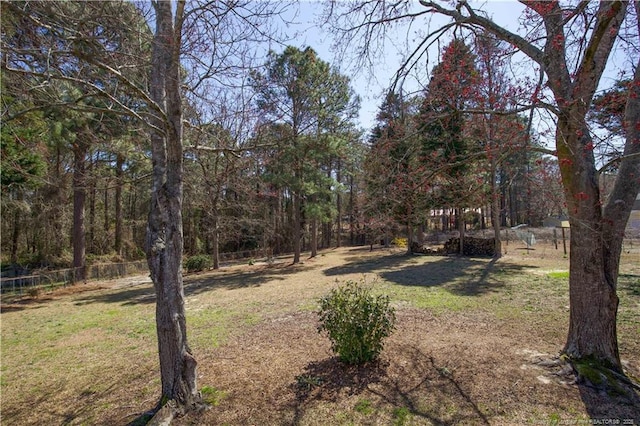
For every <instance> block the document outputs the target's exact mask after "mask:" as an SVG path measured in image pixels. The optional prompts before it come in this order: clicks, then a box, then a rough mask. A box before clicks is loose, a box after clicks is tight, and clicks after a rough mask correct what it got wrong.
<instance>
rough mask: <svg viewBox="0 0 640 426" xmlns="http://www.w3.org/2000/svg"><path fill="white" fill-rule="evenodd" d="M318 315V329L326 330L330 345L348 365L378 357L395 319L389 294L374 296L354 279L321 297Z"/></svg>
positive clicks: (319, 330)
mask: <svg viewBox="0 0 640 426" xmlns="http://www.w3.org/2000/svg"><path fill="white" fill-rule="evenodd" d="M318 315H319V317H320V326H319V327H318V332H323V331H326V333H327V335H328V337H329V340H331V348H332V349H333V351H334V352H335V353H336V354H337V355H338V357H339V358H340V360H342V361H343V362H346V363H347V364H363V363H365V362H367V361H372V360H374V359H375V358H377V356H378V355H379V354H380V352H381V351H382V348H383V343H382V341H383V340H384V339H385V338H386V337H387V336H389V335H390V334H391V332H392V331H393V329H394V327H395V320H396V316H395V310H394V309H393V308H392V307H391V306H389V296H383V295H378V296H373V295H372V294H371V290H370V288H366V287H364V286H362V285H359V284H358V283H356V282H354V281H347V282H346V285H345V286H343V287H340V288H337V289H333V290H331V292H330V293H329V294H328V295H327V296H325V297H323V298H322V299H320V311H319V312H318Z"/></svg>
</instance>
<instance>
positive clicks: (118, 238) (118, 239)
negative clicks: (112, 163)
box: [113, 154, 124, 255]
mask: <svg viewBox="0 0 640 426" xmlns="http://www.w3.org/2000/svg"><path fill="white" fill-rule="evenodd" d="M123 167H124V156H122V155H120V154H118V155H117V157H116V195H115V200H114V203H115V205H116V206H115V208H116V211H115V216H116V230H115V233H116V234H115V239H114V240H115V241H114V245H113V248H114V250H115V251H116V254H118V255H122V186H123V185H124V182H123V181H122V180H123V179H122V178H123V174H124V170H123Z"/></svg>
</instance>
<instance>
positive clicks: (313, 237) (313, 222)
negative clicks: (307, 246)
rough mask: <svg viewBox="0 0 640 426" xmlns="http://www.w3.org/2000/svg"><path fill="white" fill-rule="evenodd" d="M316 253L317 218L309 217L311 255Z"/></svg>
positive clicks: (314, 255) (313, 255)
mask: <svg viewBox="0 0 640 426" xmlns="http://www.w3.org/2000/svg"><path fill="white" fill-rule="evenodd" d="M317 255H318V219H316V218H315V217H314V218H311V257H316V256H317Z"/></svg>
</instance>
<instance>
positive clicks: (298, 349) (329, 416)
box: [2, 242, 640, 425]
mask: <svg viewBox="0 0 640 426" xmlns="http://www.w3.org/2000/svg"><path fill="white" fill-rule="evenodd" d="M522 248H523V247H522V246H519V247H518V246H517V245H516V244H515V243H513V242H511V243H510V245H509V248H508V251H507V255H506V256H505V257H504V258H503V259H501V260H499V261H497V262H492V261H491V259H488V258H477V259H460V258H457V257H455V256H454V257H448V258H436V257H430V256H413V257H407V256H404V255H403V252H404V250H403V249H394V250H386V249H382V248H376V249H375V250H374V251H369V249H368V248H367V247H356V248H353V247H349V248H341V249H335V250H328V251H324V252H321V255H320V256H318V257H316V258H314V259H305V261H304V262H303V264H301V265H291V259H290V258H280V259H277V260H276V262H274V263H255V264H253V265H248V264H242V265H240V264H237V265H229V266H226V267H224V268H222V269H221V270H219V271H209V272H205V273H199V274H192V275H188V276H186V277H185V294H186V308H187V322H188V327H189V339H190V342H191V346H192V348H193V350H194V353H195V355H196V358H197V360H198V380H199V382H198V383H199V386H200V387H201V388H207V389H209V394H212V393H213V394H214V395H215V398H214V400H213V401H212V402H214V405H213V406H212V407H211V409H209V410H208V411H206V412H204V413H200V414H191V415H188V416H186V417H184V418H181V419H178V420H177V421H176V423H175V424H178V425H217V424H220V425H223V424H228V425H329V424H330V425H333V424H338V425H347V424H353V425H433V424H435V425H454V424H457V425H488V424H490V425H515V424H559V423H562V422H587V421H589V419H591V418H594V419H620V421H621V422H622V421H623V420H625V419H626V420H629V421H632V422H636V423H637V422H638V421H640V408H639V407H640V400H639V399H638V397H637V393H636V394H630V395H629V396H620V395H607V394H603V393H601V392H600V391H598V390H596V389H594V388H590V387H589V386H587V385H585V384H576V383H574V381H573V380H572V379H573V375H572V374H570V373H571V372H569V371H566V370H565V366H564V365H562V363H560V362H558V358H557V354H558V351H559V350H560V349H561V348H562V345H563V343H564V338H565V337H566V323H567V319H568V311H567V301H568V297H567V288H566V287H567V285H566V279H564V278H562V277H563V276H564V275H563V273H559V274H556V275H555V278H554V277H553V276H551V275H549V272H551V271H560V272H563V271H565V272H566V271H567V270H568V259H567V258H564V257H563V255H562V254H561V253H562V249H561V248H560V254H558V251H556V250H555V248H554V247H553V245H551V244H546V245H545V244H539V245H537V246H536V249H535V250H529V251H527V250H520V249H522ZM624 256H626V257H624ZM624 256H623V263H622V265H623V266H622V269H623V275H622V278H621V280H623V282H622V284H623V285H621V287H620V296H621V311H620V317H619V318H620V321H619V322H620V329H619V336H620V351H621V355H622V358H623V360H624V362H625V366H626V369H627V372H628V373H629V374H630V375H633V376H635V377H640V337H639V334H638V332H637V331H638V329H637V324H638V323H640V313H639V312H638V310H637V306H640V287H638V284H637V283H640V266H639V265H638V263H637V260H635V259H636V258H635V257H633V254H625V255H624ZM363 277H366V279H367V282H369V283H370V284H372V285H374V286H375V288H376V289H377V290H380V291H382V290H384V291H385V292H390V293H392V294H393V297H392V300H393V303H394V306H395V307H396V309H397V329H396V330H395V332H394V333H393V334H392V335H391V337H390V338H389V339H388V341H387V343H386V345H385V348H384V350H383V352H382V355H381V358H380V359H379V360H378V361H377V362H375V363H372V364H370V365H366V366H363V367H349V366H345V365H344V364H342V363H340V362H339V361H338V360H337V359H336V358H335V356H334V354H333V353H332V352H331V349H330V343H329V341H328V339H327V338H326V337H324V336H323V335H321V334H319V333H318V332H317V326H318V323H317V315H316V313H315V309H316V308H317V299H318V298H319V297H321V296H322V295H325V294H326V293H327V292H328V291H329V289H331V288H333V287H335V286H336V285H338V284H339V283H341V282H344V281H346V280H361V279H362V278H363ZM376 279H377V281H376ZM636 282H637V283H636ZM91 286H94V287H91ZM77 287H78V288H77V289H74V288H71V287H70V288H69V290H68V292H66V293H65V292H54V293H51V294H46V295H44V296H46V297H47V298H48V299H46V300H45V299H44V298H42V299H40V300H34V301H27V300H24V301H23V302H20V301H16V302H15V303H16V304H17V305H18V306H29V307H34V308H35V307H37V308H38V309H35V310H28V309H24V308H21V309H17V311H11V312H9V311H6V314H5V313H3V328H2V333H3V334H2V336H3V375H2V378H3V384H2V391H3V407H2V409H3V421H6V422H9V423H11V424H43V423H48V424H114V425H125V424H128V423H129V422H131V421H133V420H134V419H136V418H137V417H138V416H140V415H141V414H142V413H144V411H145V410H148V409H150V408H152V407H153V405H154V404H155V402H156V401H157V400H158V398H159V389H160V383H159V375H158V371H157V354H156V353H155V351H156V347H155V345H156V342H155V339H154V337H153V336H154V334H153V327H154V325H153V310H154V306H153V300H154V295H153V287H152V286H151V285H150V282H149V279H148V277H146V276H137V277H131V278H128V279H125V280H113V281H109V282H104V283H98V284H94V283H89V284H87V285H86V286H85V285H79V286H77ZM61 290H64V289H61ZM76 290H77V291H76ZM80 290H83V291H80ZM87 290H91V291H87ZM433 299H435V300H436V301H437V302H438V303H431V302H433ZM419 302H420V303H421V305H420V306H421V307H419V306H418V305H419V304H420V303H419ZM634 307H636V308H635V309H634ZM85 309H86V315H85V314H83V312H85V311H84V310H85ZM3 310H4V305H3ZM5 315H6V316H5ZM92 315H93V317H94V318H98V319H94V320H93V322H91V321H90V320H91V317H92ZM70 316H73V321H74V322H70V321H71V319H70V318H69V317H70ZM84 318H86V321H85V320H83V319H84ZM25 326H29V327H30V328H29V329H28V330H29V334H28V335H27V334H24V335H21V334H20V333H21V332H22V329H23V328H24V327H25ZM41 330H51V332H50V333H49V334H48V335H49V336H51V337H50V339H49V340H50V341H46V342H39V341H34V342H33V343H30V344H29V346H28V345H27V341H28V339H29V338H30V336H31V338H32V336H33V334H34V333H36V332H42V331H41ZM55 330H60V332H59V335H58V333H57V332H56V331H55ZM33 340H37V339H33ZM105 342H109V343H108V344H107V343H105ZM8 344H11V345H13V347H14V348H15V349H14V350H15V351H16V353H18V352H17V351H18V350H21V351H23V352H21V353H23V354H24V355H21V356H16V359H13V358H11V354H10V353H9V354H7V353H6V352H4V350H6V347H7V345H8ZM67 349H68V350H70V351H72V352H74V356H75V357H76V358H73V359H72V362H77V363H78V366H79V367H78V368H75V367H73V366H72V365H71V364H72V362H70V359H69V358H68V355H66V354H65V352H64V350H67ZM30 353H39V357H40V360H39V361H38V362H35V361H34V360H30V359H29V358H30V355H29V354H30ZM12 371H16V372H17V373H19V374H13V375H10V374H9V373H11V372H12ZM60 371H62V373H64V374H62V373H60ZM74 374H75V376H74ZM5 377H12V379H9V380H6V381H5ZM23 382H24V384H23ZM620 424H622V423H620ZM628 424H635V423H628Z"/></svg>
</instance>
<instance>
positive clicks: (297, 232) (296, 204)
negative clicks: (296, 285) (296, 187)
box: [293, 191, 302, 263]
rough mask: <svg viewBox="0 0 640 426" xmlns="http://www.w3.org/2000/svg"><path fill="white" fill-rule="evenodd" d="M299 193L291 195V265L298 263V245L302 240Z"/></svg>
mask: <svg viewBox="0 0 640 426" xmlns="http://www.w3.org/2000/svg"><path fill="white" fill-rule="evenodd" d="M301 204H302V203H301V200H300V193H299V192H297V191H295V192H294V194H293V263H300V251H301V249H300V244H301V240H302V232H301V229H300V228H301V226H302V205H301Z"/></svg>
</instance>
